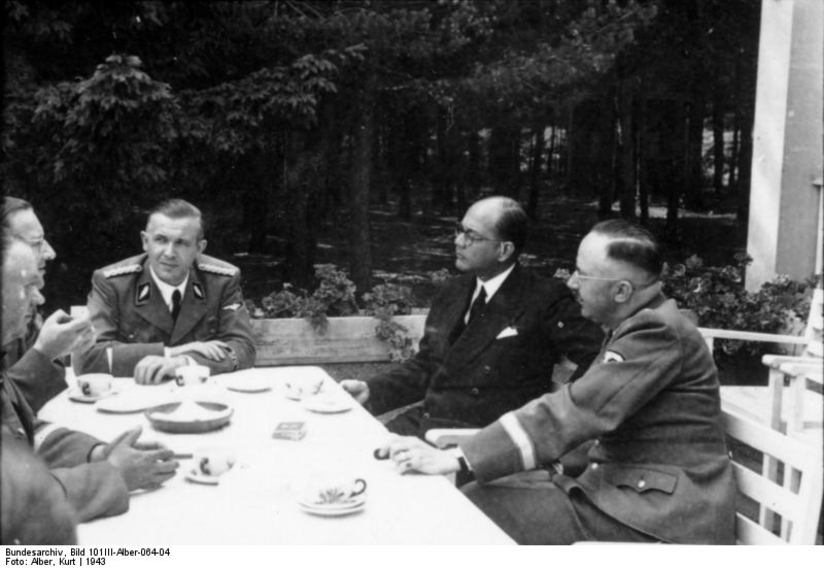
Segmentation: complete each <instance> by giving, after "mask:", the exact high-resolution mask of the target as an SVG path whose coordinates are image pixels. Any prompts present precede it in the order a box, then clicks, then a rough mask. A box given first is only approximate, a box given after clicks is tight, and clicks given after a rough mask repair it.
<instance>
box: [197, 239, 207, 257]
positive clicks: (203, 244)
mask: <svg viewBox="0 0 824 568" xmlns="http://www.w3.org/2000/svg"><path fill="white" fill-rule="evenodd" d="M204 250H206V239H200V242H199V243H197V254H198V255H201V254H203V251H204Z"/></svg>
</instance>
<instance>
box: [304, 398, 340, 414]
mask: <svg viewBox="0 0 824 568" xmlns="http://www.w3.org/2000/svg"><path fill="white" fill-rule="evenodd" d="M303 407H304V408H306V409H307V410H311V411H312V412H319V413H321V414H337V413H339V412H346V411H347V410H352V401H351V400H346V399H343V400H338V399H335V398H327V397H323V396H313V397H309V398H307V399H304V401H303Z"/></svg>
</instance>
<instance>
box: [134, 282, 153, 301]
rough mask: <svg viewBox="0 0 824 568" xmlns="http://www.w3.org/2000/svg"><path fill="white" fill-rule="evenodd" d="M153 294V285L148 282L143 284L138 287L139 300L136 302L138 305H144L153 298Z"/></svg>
mask: <svg viewBox="0 0 824 568" xmlns="http://www.w3.org/2000/svg"><path fill="white" fill-rule="evenodd" d="M151 292H152V289H151V285H150V284H149V283H148V282H144V283H143V284H141V285H140V286H138V287H137V300H136V303H138V304H142V303H144V302H145V301H146V300H148V299H149V297H150V296H151Z"/></svg>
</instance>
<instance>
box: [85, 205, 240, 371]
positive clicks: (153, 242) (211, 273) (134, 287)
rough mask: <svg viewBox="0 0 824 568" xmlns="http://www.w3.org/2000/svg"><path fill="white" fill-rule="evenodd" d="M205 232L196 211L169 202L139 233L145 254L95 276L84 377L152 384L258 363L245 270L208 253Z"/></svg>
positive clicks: (108, 267) (90, 297) (90, 301)
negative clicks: (186, 369) (190, 371)
mask: <svg viewBox="0 0 824 568" xmlns="http://www.w3.org/2000/svg"><path fill="white" fill-rule="evenodd" d="M204 231H205V229H204V223H203V217H202V215H201V213H200V210H199V209H198V208H197V207H195V206H194V205H192V204H191V203H188V202H186V201H184V200H182V199H170V200H168V201H164V202H163V203H161V204H160V205H158V206H157V207H156V208H155V209H153V210H152V211H151V213H149V218H148V222H147V224H146V230H145V231H143V232H142V233H141V238H142V240H143V251H144V254H141V255H138V256H134V257H131V258H127V259H126V260H123V261H120V262H117V263H115V264H112V265H110V266H107V267H105V268H102V269H100V270H96V271H95V272H94V274H93V276H92V290H91V293H90V294H89V299H88V309H89V313H90V314H91V318H92V322H93V323H94V326H95V329H96V331H97V342H96V343H95V345H94V346H93V347H92V348H91V349H90V350H89V352H88V353H86V354H85V355H84V356H83V358H82V359H83V361H82V363H81V365H80V368H81V370H82V372H84V373H88V372H95V371H97V372H107V373H109V372H110V373H112V374H113V375H114V376H116V377H130V376H134V378H135V380H136V381H137V382H138V383H140V384H152V383H158V382H160V381H161V380H163V379H164V378H170V377H174V376H175V371H176V370H177V369H178V368H180V367H182V366H184V365H189V364H201V365H206V366H207V367H209V368H210V369H211V372H212V374H218V373H228V372H232V371H237V370H240V369H246V368H249V367H251V366H252V365H253V364H254V362H255V344H254V340H253V338H252V329H251V323H250V321H249V312H248V311H247V309H246V305H245V303H244V301H243V295H242V293H241V289H240V270H239V269H238V268H237V267H236V266H233V265H231V264H228V263H226V262H223V261H220V260H218V259H216V258H212V257H209V256H206V255H204V254H203V251H204V249H205V248H206V239H205V238H204Z"/></svg>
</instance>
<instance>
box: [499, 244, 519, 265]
mask: <svg viewBox="0 0 824 568" xmlns="http://www.w3.org/2000/svg"><path fill="white" fill-rule="evenodd" d="M514 254H515V245H513V244H512V243H511V242H509V241H503V242H502V243H501V248H500V249H498V261H499V262H507V261H509V260H510V259H511V258H512V255H514Z"/></svg>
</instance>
